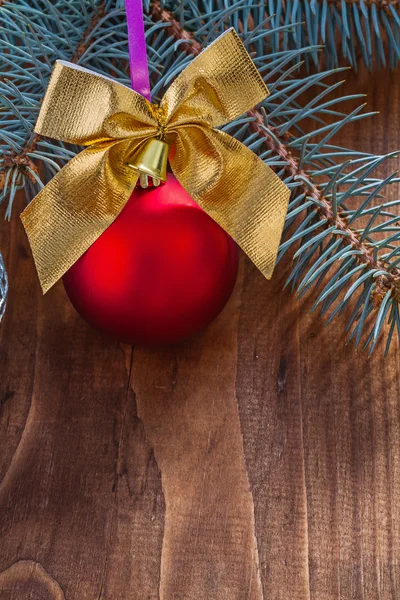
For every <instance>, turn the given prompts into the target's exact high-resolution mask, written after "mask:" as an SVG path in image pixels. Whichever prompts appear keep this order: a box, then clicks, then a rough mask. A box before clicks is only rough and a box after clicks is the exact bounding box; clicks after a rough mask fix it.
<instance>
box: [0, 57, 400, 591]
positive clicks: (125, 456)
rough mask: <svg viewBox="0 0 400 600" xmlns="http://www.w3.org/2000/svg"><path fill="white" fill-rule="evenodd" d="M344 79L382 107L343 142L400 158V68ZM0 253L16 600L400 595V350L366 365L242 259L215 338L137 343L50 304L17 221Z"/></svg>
mask: <svg viewBox="0 0 400 600" xmlns="http://www.w3.org/2000/svg"><path fill="white" fill-rule="evenodd" d="M341 76H342V74H341ZM345 87H346V91H347V92H355V91H357V92H360V91H365V92H368V102H369V105H368V108H370V109H379V110H380V111H381V113H380V115H379V116H377V117H375V118H374V119H371V120H368V121H365V122H364V121H361V122H359V123H356V124H354V125H352V126H349V127H347V129H346V130H345V131H344V132H342V133H341V134H340V135H339V136H338V138H337V141H338V142H339V143H346V144H349V145H350V146H355V147H358V148H359V149H362V150H371V151H374V152H376V153H380V152H382V153H383V152H387V151H389V150H394V149H397V148H400V122H399V119H400V117H399V108H398V107H399V105H400V72H399V71H398V70H397V71H395V72H389V71H382V72H380V73H379V74H374V75H370V74H368V73H367V72H366V71H365V70H364V69H361V71H360V73H359V74H358V75H357V74H354V73H349V74H348V81H347V83H346V85H345ZM382 174H383V173H382ZM395 193H398V191H397V192H396V191H394V192H393V194H395ZM22 206H23V199H22V198H20V205H19V208H22ZM0 247H1V248H2V249H3V250H4V258H5V262H6V264H7V266H8V270H9V275H10V280H11V290H10V296H9V304H8V309H7V312H6V315H5V317H4V320H3V322H2V324H1V327H0V532H1V534H0V600H25V599H26V600H28V599H29V600H134V599H135V600H136V599H138V600H146V599H156V598H161V599H163V600H174V599H179V600H180V599H190V600H203V599H204V600H260V599H262V598H264V599H265V600H267V599H268V600H309V599H312V600H338V599H340V600H353V599H354V600H378V599H379V600H389V599H391V600H392V599H393V600H394V599H398V598H400V564H399V561H400V403H399V387H400V382H399V351H398V348H396V347H395V346H396V344H394V347H393V350H392V352H391V354H390V356H389V357H388V358H387V359H386V360H384V359H383V356H382V355H383V352H382V351H381V350H378V351H377V352H376V354H375V355H374V356H373V357H372V358H371V359H368V358H367V356H366V354H363V353H361V352H359V353H358V352H356V351H355V349H354V347H353V346H352V345H349V346H346V345H345V341H344V340H345V337H344V323H345V320H344V319H339V320H336V322H335V323H334V324H333V325H331V326H329V327H327V328H324V327H323V322H322V321H321V320H320V319H318V317H317V316H316V315H313V316H310V315H309V314H308V309H309V307H310V305H311V298H309V299H307V300H306V301H302V302H301V303H299V302H298V301H297V300H296V299H295V297H294V296H293V295H292V294H291V293H290V292H288V291H285V292H283V291H282V287H283V282H284V280H285V276H286V275H287V273H288V269H289V266H290V265H289V264H288V263H286V264H282V265H281V266H280V268H279V270H278V271H277V272H276V275H275V276H274V278H273V281H272V282H267V281H265V280H264V279H263V277H262V276H261V275H260V274H259V273H258V272H257V270H256V269H255V268H254V267H253V266H252V265H251V264H250V263H249V262H248V261H246V260H244V259H242V266H241V272H240V276H239V280H238V283H237V287H236V290H235V293H234V296H233V297H232V299H231V301H230V302H229V304H228V306H227V308H226V310H225V311H224V313H223V314H222V315H221V316H220V318H219V319H218V320H217V321H216V322H215V323H214V324H213V325H212V326H211V327H210V328H209V329H208V330H207V331H206V332H204V333H203V334H202V335H200V336H198V337H197V338H196V339H194V340H192V341H190V342H187V343H184V344H182V345H179V346H176V347H171V348H169V349H164V350H145V349H142V348H131V347H128V346H122V345H119V344H117V343H114V342H113V341H110V340H109V339H107V338H105V337H103V336H102V335H100V334H98V333H96V332H95V331H93V330H92V329H90V328H89V327H88V326H87V325H86V324H85V323H84V322H83V321H82V320H81V319H80V318H79V317H78V315H77V314H76V313H75V312H74V310H73V309H72V307H71V306H70V304H69V303H68V301H67V298H66V295H65V293H64V291H63V288H62V285H61V284H59V285H57V286H56V287H55V288H54V289H53V290H52V291H51V292H49V294H47V295H46V297H44V298H43V297H42V295H41V292H40V289H39V284H38V281H37V278H36V275H35V272H34V267H33V262H32V258H31V255H30V251H29V248H28V244H27V240H26V238H25V235H24V233H23V230H22V226H21V223H20V222H19V219H18V218H14V220H13V222H12V223H11V225H9V226H6V225H2V226H1V228H0Z"/></svg>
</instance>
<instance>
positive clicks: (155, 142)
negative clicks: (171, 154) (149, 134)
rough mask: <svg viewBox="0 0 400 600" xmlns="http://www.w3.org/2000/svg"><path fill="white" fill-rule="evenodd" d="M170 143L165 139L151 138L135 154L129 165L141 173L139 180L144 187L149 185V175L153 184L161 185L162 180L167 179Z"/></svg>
mask: <svg viewBox="0 0 400 600" xmlns="http://www.w3.org/2000/svg"><path fill="white" fill-rule="evenodd" d="M167 163H168V144H167V143H166V142H164V141H163V140H159V139H157V138H151V139H150V140H147V142H145V143H144V144H143V145H142V146H141V147H140V148H139V150H138V152H137V153H136V154H135V155H134V156H133V159H132V162H130V163H128V167H130V168H131V169H133V170H134V171H137V172H138V173H139V182H140V186H141V187H142V188H147V187H148V185H149V177H151V178H152V180H153V185H154V186H158V185H160V181H167Z"/></svg>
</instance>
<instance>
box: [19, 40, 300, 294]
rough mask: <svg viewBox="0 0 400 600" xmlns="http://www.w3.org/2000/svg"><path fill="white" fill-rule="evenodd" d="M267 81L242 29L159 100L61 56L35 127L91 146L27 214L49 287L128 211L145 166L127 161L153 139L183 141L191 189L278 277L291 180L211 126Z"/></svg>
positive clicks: (182, 167) (180, 174)
mask: <svg viewBox="0 0 400 600" xmlns="http://www.w3.org/2000/svg"><path fill="white" fill-rule="evenodd" d="M267 95H268V90H267V88H266V86H265V83H264V82H263V80H262V77H261V75H260V74H259V73H258V71H257V69H256V67H255V65H254V63H253V62H252V60H251V58H250V56H249V55H248V53H247V51H246V49H245V47H244V46H243V44H242V42H241V41H240V38H239V37H238V35H237V34H236V33H235V31H234V30H232V29H231V30H228V31H227V32H225V33H224V34H222V35H221V36H220V37H219V38H218V39H217V40H215V42H213V43H212V44H211V45H210V46H209V47H208V48H206V49H205V50H204V51H203V52H202V53H201V54H200V55H199V56H198V57H197V58H195V59H194V60H193V61H192V62H191V63H190V65H189V66H188V67H186V69H184V71H183V72H182V73H181V74H180V75H179V76H178V77H177V78H176V79H175V81H174V82H173V83H172V85H171V86H170V87H169V89H168V90H167V92H166V93H165V95H164V97H163V98H162V100H161V103H160V106H159V107H154V106H152V105H151V104H150V103H149V102H147V100H146V99H145V98H143V97H142V96H140V95H139V94H137V93H136V92H134V91H133V90H131V89H129V88H127V87H125V86H123V85H121V84H119V83H117V82H115V81H113V80H112V79H109V78H107V77H104V76H101V75H98V74H96V73H93V72H91V71H88V70H87V69H83V68H81V67H78V66H77V65H74V64H71V63H64V62H57V63H56V66H55V69H54V72H53V75H52V77H51V80H50V83H49V87H48V90H47V93H46V96H45V99H44V101H43V105H42V109H41V111H40V114H39V118H38V122H37V125H36V128H35V131H36V132H37V133H39V134H41V135H44V136H48V137H53V138H56V139H59V140H62V141H64V142H71V143H74V144H80V145H85V146H88V148H86V149H85V150H83V151H82V152H81V153H80V154H79V155H78V156H76V157H75V158H73V159H72V160H71V161H70V162H69V163H68V164H67V165H66V166H65V167H64V168H63V169H62V170H61V171H60V172H59V173H58V174H57V175H56V176H55V177H54V178H53V179H52V180H51V181H50V182H49V183H48V184H47V185H46V186H45V188H44V189H43V190H42V191H41V192H40V193H39V194H38V195H37V196H36V198H35V199H34V200H33V201H32V202H31V204H30V205H29V206H28V207H27V208H26V210H25V211H24V212H23V214H22V217H21V218H22V221H23V224H24V226H25V229H26V232H27V235H28V237H29V240H30V243H31V247H32V252H33V256H34V259H35V263H36V266H37V270H38V274H39V278H40V282H41V284H42V288H43V291H44V292H46V291H47V290H48V289H49V288H50V287H51V286H52V285H53V284H54V283H55V282H56V281H57V280H58V279H59V278H60V277H62V275H63V274H64V273H65V272H66V271H67V270H68V269H69V267H70V266H71V265H72V264H73V263H74V262H75V261H76V260H77V259H78V258H79V257H80V256H81V255H82V254H83V253H84V252H85V251H86V250H87V249H88V248H89V247H90V245H91V244H92V243H93V242H94V241H96V239H97V238H98V237H99V236H100V235H101V234H102V233H103V232H104V231H105V230H106V229H107V227H109V225H110V224H111V223H112V222H113V221H114V219H115V218H116V217H117V216H118V214H119V213H120V212H121V210H122V208H123V207H124V205H125V203H126V201H127V200H128V198H129V196H130V194H131V193H132V190H133V188H134V186H135V183H136V180H137V175H136V174H135V172H134V171H132V170H131V169H130V168H129V167H128V166H127V161H129V159H130V157H131V156H132V154H133V153H134V152H135V151H136V149H137V148H138V146H139V145H140V144H141V143H143V142H144V141H145V140H147V139H150V138H152V137H159V136H160V135H161V136H163V137H164V139H165V140H166V141H167V143H168V144H169V145H170V146H171V145H172V144H175V145H176V151H175V155H174V156H173V157H172V158H171V166H172V169H173V172H174V173H175V175H176V177H177V179H178V180H179V181H180V183H181V184H182V185H183V187H184V188H185V189H186V190H187V191H188V193H189V194H190V195H191V196H192V198H193V199H194V200H195V201H197V202H198V204H199V205H200V206H201V207H202V208H203V209H204V210H205V211H206V212H207V213H208V214H209V215H210V216H211V217H212V218H213V219H214V220H215V221H217V223H219V224H220V225H221V226H222V227H223V228H224V229H225V230H226V231H227V232H228V233H229V234H230V235H231V236H232V237H233V239H234V240H235V241H236V242H237V243H238V244H239V246H241V247H242V248H243V250H244V251H245V252H246V253H247V254H248V255H249V257H250V258H251V259H252V260H253V262H254V263H255V264H256V266H257V267H258V268H259V269H260V270H261V271H262V273H263V274H264V275H265V276H266V277H270V276H271V273H272V270H273V266H274V262H275V259H276V254H277V251H278V246H279V241H280V236H281V233H282V228H283V223H284V219H285V214H286V210H287V203H288V199H289V190H288V188H287V187H286V186H285V185H284V184H283V182H282V181H281V180H280V179H279V178H278V177H277V176H276V175H275V174H274V173H273V171H272V170H271V169H270V168H269V167H268V166H267V165H265V163H263V161H262V160H261V159H260V158H258V157H257V156H256V155H255V154H254V153H253V152H252V151H251V150H249V149H248V148H246V147H245V146H244V145H243V144H241V143H240V142H238V141H237V140H235V139H234V138H232V137H231V136H229V135H228V134H226V133H223V132H221V131H218V130H216V129H213V128H214V127H219V126H221V125H224V124H225V123H228V122H230V121H231V120H233V119H235V118H237V117H238V116H240V115H241V114H243V113H244V112H246V111H247V110H249V109H250V108H252V107H254V105H256V104H258V103H259V102H261V101H262V100H263V99H264V98H265V97H266V96H267Z"/></svg>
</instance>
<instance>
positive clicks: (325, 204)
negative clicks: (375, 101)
mask: <svg viewBox="0 0 400 600" xmlns="http://www.w3.org/2000/svg"><path fill="white" fill-rule="evenodd" d="M351 1H353V0H351ZM354 1H357V0H354ZM371 1H373V0H371ZM377 1H381V0H377ZM397 1H398V0H396V2H397ZM151 16H152V18H153V19H154V20H155V21H163V22H164V23H169V24H170V25H171V26H170V27H169V28H168V30H169V32H170V34H171V36H173V37H174V38H175V39H176V40H188V41H190V42H191V43H190V44H187V45H185V46H184V48H185V51H186V52H187V53H188V54H193V55H195V56H196V55H198V54H199V53H200V52H201V51H202V49H203V47H202V45H201V44H200V42H198V41H197V40H196V39H195V38H194V36H193V34H192V33H191V32H189V31H186V30H185V29H183V28H182V27H181V26H180V23H179V21H177V20H176V19H175V18H174V16H173V14H172V13H171V12H169V11H168V10H166V9H165V8H161V6H160V2H159V0H153V2H152V3H151ZM248 116H250V117H252V119H253V121H252V122H251V123H250V124H249V128H250V130H251V131H253V132H257V133H258V134H259V135H260V136H261V137H263V138H264V144H265V145H266V147H268V148H269V149H271V150H273V151H274V152H275V153H276V154H277V155H278V156H279V157H280V158H281V159H282V161H283V162H284V163H285V167H284V169H285V171H286V174H287V175H290V176H291V177H292V178H293V179H295V180H296V179H297V180H301V179H302V178H306V179H307V181H308V184H307V185H306V184H305V183H304V184H302V186H301V187H302V188H303V192H304V194H305V196H306V197H308V198H310V197H311V198H313V199H314V200H316V201H317V202H318V211H319V213H320V215H321V216H322V217H324V218H325V219H326V224H325V225H324V227H325V228H329V227H331V226H332V225H335V228H336V229H337V230H339V231H342V232H344V233H345V234H346V239H347V240H348V242H349V245H350V246H351V247H353V248H354V249H356V250H359V251H361V252H362V254H359V255H356V260H357V261H358V262H359V263H360V264H362V263H364V264H366V265H367V266H368V267H369V268H371V269H378V270H385V271H386V265H385V264H384V262H383V261H381V260H379V259H375V258H374V255H373V251H372V249H371V248H370V247H369V246H368V245H366V244H365V243H364V242H363V241H362V240H361V236H360V235H359V234H358V233H357V232H356V231H354V230H353V229H351V227H349V226H348V224H347V219H346V217H345V216H343V215H341V214H340V212H337V214H334V212H333V210H332V206H331V204H330V202H329V201H328V200H327V199H326V198H325V197H324V196H323V194H322V193H321V191H320V189H319V187H318V184H316V183H314V181H313V178H312V176H311V175H310V173H308V172H306V171H304V170H303V169H302V168H300V165H299V161H298V159H297V158H296V157H294V156H293V154H292V153H291V152H290V151H289V150H288V148H287V145H286V143H285V142H287V140H288V139H291V137H292V136H291V135H290V134H289V135H288V134H287V133H286V134H285V135H283V136H282V135H281V134H280V133H279V132H278V130H277V129H276V128H273V127H271V126H270V127H269V128H270V130H272V131H273V134H274V136H275V138H276V139H277V140H279V142H278V143H277V142H276V141H275V140H274V138H273V137H272V136H271V135H269V133H268V131H267V130H266V129H265V126H264V117H263V115H262V113H261V112H260V111H259V110H257V109H253V110H250V111H249V112H248ZM321 205H322V206H321ZM389 289H391V290H392V294H393V295H394V296H395V297H396V299H397V300H400V273H399V271H398V270H397V269H394V270H393V273H392V274H391V275H390V276H385V277H379V278H377V283H376V286H375V288H374V296H373V302H374V305H375V306H376V307H378V306H379V305H380V303H381V302H382V299H383V297H384V296H385V293H386V292H387V291H388V290H389Z"/></svg>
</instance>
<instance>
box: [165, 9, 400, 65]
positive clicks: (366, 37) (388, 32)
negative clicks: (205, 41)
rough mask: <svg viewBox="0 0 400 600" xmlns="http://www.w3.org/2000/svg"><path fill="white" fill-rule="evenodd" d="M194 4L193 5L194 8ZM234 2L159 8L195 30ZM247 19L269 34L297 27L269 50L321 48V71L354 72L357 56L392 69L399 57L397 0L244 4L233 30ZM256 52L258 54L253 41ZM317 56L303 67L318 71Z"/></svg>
mask: <svg viewBox="0 0 400 600" xmlns="http://www.w3.org/2000/svg"><path fill="white" fill-rule="evenodd" d="M194 4H195V6H194ZM235 4H237V1H236V0H199V2H197V3H190V2H179V0H173V1H171V0H170V1H169V2H161V7H162V9H163V8H165V9H167V10H170V11H171V12H172V13H173V14H174V17H175V19H176V20H177V21H179V24H180V26H181V27H182V28H183V29H186V30H188V31H192V32H194V31H195V30H196V27H197V26H198V22H196V20H195V19H197V20H198V21H199V20H200V19H201V18H202V17H203V18H204V19H205V18H207V17H206V15H210V14H213V15H214V14H218V13H221V12H222V11H225V10H226V9H228V10H229V9H232V8H234V7H235ZM249 18H251V19H252V18H254V19H255V21H254V23H255V24H256V25H257V24H259V23H260V22H262V21H264V20H266V19H267V18H268V19H269V21H268V24H267V25H266V26H267V27H268V28H269V29H270V30H275V31H276V32H277V31H278V28H279V27H282V26H289V25H291V24H296V23H299V24H301V26H300V27H292V28H291V29H288V30H287V31H286V33H285V34H283V35H279V34H278V33H276V34H275V35H274V37H273V38H272V39H271V50H272V52H276V51H278V50H290V49H298V48H305V47H306V46H317V45H320V44H323V45H324V50H323V59H324V60H323V61H322V64H323V65H324V67H325V68H333V67H337V66H338V65H339V64H340V63H342V62H343V60H342V59H344V60H345V61H346V64H349V65H351V66H352V67H353V68H354V69H357V63H358V62H359V59H360V58H361V59H362V60H363V61H364V63H365V64H366V66H367V67H368V69H370V70H372V69H373V68H374V67H375V66H376V67H377V68H379V67H381V66H385V65H386V64H389V65H390V67H391V68H394V67H395V66H396V64H397V63H398V61H399V58H400V35H399V25H400V2H399V0H299V1H297V0H268V2H260V0H247V1H246V2H245V3H242V8H241V9H240V10H237V11H236V14H235V21H236V23H235V27H236V28H237V29H240V27H243V29H245V28H246V27H247V26H250V27H251V24H250V22H249ZM258 42H259V43H258V48H257V53H258V54H261V53H262V52H263V49H262V42H261V40H260V39H259V40H258ZM320 58H321V57H320V54H319V53H318V52H316V51H315V52H312V53H310V54H309V55H308V56H305V57H304V59H305V62H306V64H307V65H308V66H311V65H314V67H316V68H320V67H321V60H320Z"/></svg>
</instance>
